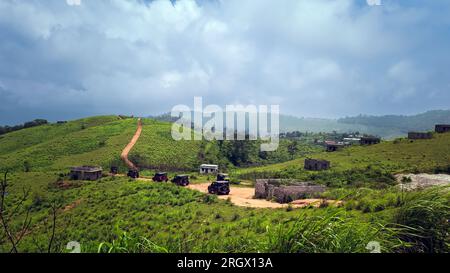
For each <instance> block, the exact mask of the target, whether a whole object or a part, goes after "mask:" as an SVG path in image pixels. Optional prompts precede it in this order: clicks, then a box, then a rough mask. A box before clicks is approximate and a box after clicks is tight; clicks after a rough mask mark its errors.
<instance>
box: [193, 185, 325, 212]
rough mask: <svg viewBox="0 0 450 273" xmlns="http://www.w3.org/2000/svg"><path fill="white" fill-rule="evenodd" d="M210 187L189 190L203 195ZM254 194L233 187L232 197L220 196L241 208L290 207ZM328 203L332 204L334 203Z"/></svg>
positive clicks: (298, 204) (305, 202) (303, 202)
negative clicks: (256, 197)
mask: <svg viewBox="0 0 450 273" xmlns="http://www.w3.org/2000/svg"><path fill="white" fill-rule="evenodd" d="M209 185H210V184H209V183H202V184H191V185H189V186H188V188H189V189H192V190H197V191H200V192H203V193H208V186H209ZM254 194H255V189H254V188H243V187H231V192H230V195H220V196H219V198H220V199H224V200H226V199H228V198H230V201H231V203H233V204H234V205H236V206H241V207H250V208H273V209H277V208H286V207H288V206H289V205H288V204H279V203H276V202H271V201H267V200H264V199H253V195H254ZM322 201H323V200H322V199H303V200H297V201H294V202H292V203H291V204H290V205H291V206H292V207H293V208H303V207H306V206H309V205H312V206H314V207H319V206H320V204H321V203H322ZM327 202H331V203H332V202H333V201H327Z"/></svg>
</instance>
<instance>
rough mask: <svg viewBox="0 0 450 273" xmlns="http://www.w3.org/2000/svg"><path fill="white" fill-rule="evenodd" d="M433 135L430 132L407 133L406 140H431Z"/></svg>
mask: <svg viewBox="0 0 450 273" xmlns="http://www.w3.org/2000/svg"><path fill="white" fill-rule="evenodd" d="M432 138H433V133H431V132H409V133H408V139H432Z"/></svg>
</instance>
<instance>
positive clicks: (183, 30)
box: [0, 0, 450, 116]
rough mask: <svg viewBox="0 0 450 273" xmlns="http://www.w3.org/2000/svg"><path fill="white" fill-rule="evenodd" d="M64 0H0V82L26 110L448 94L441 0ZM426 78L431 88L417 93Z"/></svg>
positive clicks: (299, 109)
mask: <svg viewBox="0 0 450 273" xmlns="http://www.w3.org/2000/svg"><path fill="white" fill-rule="evenodd" d="M68 1H69V0H68ZM70 3H71V4H73V5H77V4H78V3H79V4H80V5H79V6H77V7H76V8H74V7H72V6H69V5H67V4H69V2H66V3H64V1H59V0H50V1H47V0H46V1H44V0H42V1H13V0H5V1H1V2H0V34H1V35H2V41H4V42H2V46H0V81H2V82H4V83H14V84H8V88H9V90H10V91H9V92H13V94H14V96H15V99H16V100H18V101H20V102H21V106H22V108H21V109H20V111H21V112H25V114H29V115H37V114H39V113H44V114H45V113H46V112H45V111H46V109H48V107H49V106H50V107H53V108H54V109H55V111H54V112H56V113H57V112H58V109H64V111H66V110H67V108H68V107H71V106H74V107H73V111H80V112H79V113H78V114H80V115H83V114H86V115H87V114H91V112H92V113H93V112H95V113H98V112H104V113H118V112H127V111H128V112H134V113H136V114H138V113H140V114H147V113H155V112H158V111H167V110H168V109H170V108H171V107H172V106H173V105H175V104H179V103H191V101H192V97H193V96H194V95H203V96H204V97H205V100H206V101H207V102H208V103H215V104H223V105H225V104H228V103H233V102H239V103H244V104H245V103H250V102H251V103H261V104H272V103H275V102H277V103H280V104H281V110H282V111H284V112H288V113H293V114H298V115H305V116H342V115H350V114H357V113H360V112H364V113H377V112H386V111H388V112H402V109H401V108H402V107H403V106H402V103H404V104H405V105H406V104H411V103H412V102H413V101H414V102H417V101H419V100H420V101H421V103H422V104H423V107H424V108H425V107H440V106H442V103H441V101H442V100H439V103H441V104H439V103H436V99H435V98H439V96H440V97H441V98H442V96H444V97H447V98H449V99H450V95H449V94H448V91H447V90H448V89H447V88H446V86H447V84H448V83H447V82H445V80H444V75H442V73H445V72H441V75H439V77H438V76H437V74H433V73H430V71H435V70H439V69H440V68H441V69H442V68H443V67H447V66H448V63H449V62H450V60H449V58H439V59H437V58H430V56H434V55H433V54H439V52H444V49H445V48H448V44H449V39H448V38H446V37H448V24H449V23H450V22H449V21H448V20H446V19H445V18H441V17H442V16H443V15H442V16H438V15H437V14H445V12H443V10H449V8H450V5H449V4H445V3H442V4H441V6H439V5H438V6H436V5H435V4H433V5H430V6H429V7H427V6H426V5H424V4H415V5H409V6H408V5H400V4H398V3H396V2H393V1H383V5H382V6H381V7H370V6H368V5H359V4H358V2H357V1H356V0H339V1H329V0H314V1H307V0H285V1H275V0H248V1H240V0H224V1H210V2H209V1H201V2H199V3H198V2H196V1H188V0H181V1H177V2H176V3H174V4H172V3H171V2H170V1H151V2H149V3H144V1H141V0H139V1H138V0H127V1H124V0H111V1H102V0H98V1H97V0H95V1H82V2H81V1H80V2H79V1H75V0H70ZM417 5H419V6H417ZM419 7H420V8H419ZM438 11H439V13H438ZM436 24H440V26H441V28H436ZM429 25H430V27H428V26H429ZM431 25H433V27H431ZM444 34H447V35H444ZM447 73H448V72H447ZM447 76H448V75H447ZM426 90H433V94H435V95H433V96H429V100H428V101H427V100H424V99H423V96H422V94H423V93H424V92H427V91H426ZM43 95H45V96H47V97H49V98H50V99H48V100H47V101H45V100H43V99H42V96H43ZM393 96H394V97H396V98H397V102H392V101H391V98H392V97H393ZM330 98H332V99H330ZM402 100H410V101H404V102H402ZM38 102H39V103H42V106H40V104H39V103H38ZM86 105H88V106H89V107H78V106H86ZM1 107H2V106H0V112H1V111H2V108H1ZM405 108H406V106H405ZM421 110H423V109H418V111H421Z"/></svg>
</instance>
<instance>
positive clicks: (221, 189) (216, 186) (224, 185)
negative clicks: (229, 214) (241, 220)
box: [208, 181, 230, 195]
mask: <svg viewBox="0 0 450 273" xmlns="http://www.w3.org/2000/svg"><path fill="white" fill-rule="evenodd" d="M208 192H209V193H210V194H217V195H228V194H230V182H229V181H215V182H212V183H211V185H210V186H208Z"/></svg>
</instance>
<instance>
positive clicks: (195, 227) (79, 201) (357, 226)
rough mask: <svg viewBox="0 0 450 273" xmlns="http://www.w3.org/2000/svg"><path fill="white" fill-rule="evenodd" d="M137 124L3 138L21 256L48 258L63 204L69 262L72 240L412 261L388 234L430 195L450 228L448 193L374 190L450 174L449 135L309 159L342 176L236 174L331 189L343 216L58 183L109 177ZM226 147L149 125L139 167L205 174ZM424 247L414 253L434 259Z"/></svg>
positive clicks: (298, 170) (283, 171)
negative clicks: (85, 170) (373, 249)
mask: <svg viewBox="0 0 450 273" xmlns="http://www.w3.org/2000/svg"><path fill="white" fill-rule="evenodd" d="M136 124H137V120H136V119H134V118H126V119H123V118H120V117H117V116H102V117H91V118H86V119H81V120H76V121H70V122H68V123H65V124H48V125H42V126H37V127H33V128H28V129H23V130H20V131H16V132H11V133H8V134H5V135H3V136H1V137H0V164H1V166H0V169H1V170H4V169H9V170H10V171H11V172H10V174H9V175H8V185H9V186H8V189H7V191H8V192H7V193H8V194H7V195H6V202H5V205H6V206H7V207H8V208H10V207H16V206H17V207H18V208H19V209H18V210H17V215H18V216H17V217H16V218H13V219H12V221H11V228H13V229H14V230H15V231H17V230H18V229H19V228H20V227H21V225H22V224H23V223H22V222H23V219H24V217H26V215H28V213H29V215H30V217H31V222H30V225H31V228H30V231H29V233H27V235H26V236H25V237H24V239H23V240H22V241H21V243H20V245H19V250H20V251H22V252H44V251H46V249H47V244H48V238H49V236H50V234H49V231H51V229H52V224H51V223H52V221H51V220H50V219H51V211H52V210H51V208H52V206H53V205H56V206H57V207H58V210H57V219H56V228H55V231H56V237H55V243H54V244H53V246H52V248H51V249H50V250H51V252H61V251H66V250H65V245H66V244H67V242H70V241H77V242H80V243H81V246H82V251H83V252H97V251H100V252H179V253H180V252H297V251H302V252H366V251H367V249H366V245H367V243H368V242H370V241H373V240H376V241H383V242H384V244H383V247H384V249H385V250H386V251H400V252H402V251H405V250H404V249H402V248H401V247H400V246H399V238H402V239H403V238H404V237H401V236H407V235H405V234H401V230H399V229H389V226H388V224H390V223H394V224H395V223H400V224H405V223H404V222H400V220H398V219H397V218H396V217H397V215H398V213H399V212H402V210H403V207H402V206H403V205H404V204H407V205H408V204H411V203H416V202H428V203H425V204H429V201H430V197H429V196H430V195H431V194H434V195H433V196H434V197H433V198H436V200H433V202H434V203H432V205H433V206H435V205H439V206H437V207H436V210H435V211H432V213H433V214H436V215H437V214H438V213H440V214H439V215H438V216H439V217H441V216H440V215H442V217H443V218H445V219H448V218H446V217H447V214H448V213H447V211H448V207H446V206H447V204H448V196H446V195H444V194H442V193H441V192H438V193H434V192H431V193H428V192H426V193H424V194H423V195H420V196H419V197H417V194H416V193H412V194H404V193H403V192H399V191H398V190H397V189H396V187H382V188H377V187H373V188H375V189H373V188H372V189H369V188H364V186H367V185H368V186H370V187H372V186H373V185H374V184H376V185H381V184H387V185H389V183H390V182H392V181H389V179H390V175H391V174H392V173H397V172H404V171H406V172H409V171H431V172H432V171H435V170H437V169H438V168H439V167H441V169H442V170H447V169H446V168H448V166H449V165H450V134H442V135H435V136H434V138H433V139H432V140H418V141H409V140H405V139H402V140H396V141H392V142H382V143H381V144H379V145H375V146H369V147H351V148H348V149H345V150H343V151H340V152H336V153H320V152H316V151H315V150H314V149H312V150H311V151H308V153H307V154H309V156H310V157H320V158H325V159H328V160H330V161H331V162H332V166H333V169H332V170H331V171H325V172H320V173H319V172H306V171H303V168H302V166H303V157H302V158H297V159H295V160H293V161H288V162H284V163H279V164H272V165H268V166H262V167H254V168H234V169H233V170H231V171H233V172H234V174H235V175H239V176H241V177H244V178H249V179H253V178H254V177H257V176H265V175H270V176H271V177H277V176H279V177H286V178H299V179H305V180H306V179H308V180H316V181H318V182H320V183H326V184H329V186H331V188H330V189H329V191H327V192H325V193H324V194H323V197H324V198H332V199H339V200H343V201H344V202H346V203H345V205H344V206H343V207H320V208H306V209H295V210H293V209H292V208H290V207H287V208H286V209H255V208H246V207H237V206H234V205H233V204H231V202H229V201H227V200H219V199H218V198H216V197H215V196H210V195H206V194H203V193H200V192H196V191H192V190H189V189H185V188H180V187H178V186H176V185H173V184H171V183H168V184H165V183H164V184H159V183H151V182H148V181H139V180H137V181H135V180H130V179H128V178H125V177H120V176H119V177H105V178H103V179H101V180H99V181H70V180H68V178H67V177H63V176H60V175H59V174H60V173H61V172H66V171H67V170H68V167H70V166H73V165H85V164H92V165H101V166H103V167H104V168H108V167H109V165H110V164H111V163H117V160H119V155H120V152H121V150H122V149H123V148H124V147H125V146H126V144H127V143H128V141H129V140H130V139H131V137H132V135H133V134H134V132H135V130H136ZM283 145H285V144H283ZM217 147H218V146H217V145H216V143H214V142H213V143H206V145H205V143H204V142H202V141H198V142H197V141H184V142H183V141H180V142H177V141H173V140H172V138H171V137H170V123H167V122H160V121H155V120H150V119H144V120H143V131H142V137H141V139H139V141H138V143H137V145H136V146H135V147H134V148H133V150H132V152H131V157H134V159H136V160H138V163H141V164H148V166H149V167H152V166H153V167H164V168H173V169H177V168H179V169H184V168H190V166H191V165H192V164H197V163H196V161H197V160H198V156H199V153H200V154H204V155H206V154H208V153H213V152H214V153H217V151H218V150H217ZM239 147H240V146H238V148H239ZM300 147H302V146H300ZM282 148H283V149H284V148H286V147H285V146H282ZM304 148H305V149H307V148H308V147H304ZM301 152H302V151H300V152H299V154H302V153H301ZM283 153H284V152H283ZM214 156H217V154H215V155H214ZM297 156H298V155H297ZM280 158H281V157H280ZM25 161H28V164H24V162H25ZM161 163H162V164H165V165H164V166H161ZM26 165H27V166H28V168H29V169H28V170H27V172H25V170H24V169H25V167H26ZM205 179H206V178H205ZM380 180H381V181H380ZM355 181H356V182H358V181H362V182H367V184H358V183H355ZM348 182H351V183H348ZM61 183H62V184H61ZM26 188H29V189H30V195H29V196H28V197H27V199H26V201H25V202H24V203H22V201H21V200H22V199H21V198H22V197H21V196H22V194H23V189H26ZM408 198H410V199H411V200H412V201H408V200H409V199H408ZM414 198H416V199H414ZM408 202H409V203H408ZM21 204H23V206H21ZM406 208H408V207H406ZM413 209H416V208H413ZM426 209H427V213H429V211H428V207H426ZM407 212H408V211H407ZM413 213H415V214H417V213H416V212H415V211H414V212H413ZM446 213H447V214H446ZM439 219H440V218H439ZM435 222H436V221H434V222H433V223H435ZM412 224H414V225H416V223H415V222H414V223H412ZM425 224H426V225H429V222H425ZM413 227H414V226H413ZM438 228H441V226H438ZM444 228H446V226H444ZM427 230H429V229H427ZM433 230H438V229H433ZM325 231H326V232H325ZM438 231H439V230H438ZM324 232H325V233H324ZM408 232H409V231H408ZM350 234H351V236H350ZM408 238H409V237H408ZM412 238H413V239H414V238H417V237H412ZM439 240H440V241H443V240H445V239H442V238H439ZM286 241H290V242H293V244H286ZM422 243H423V242H421V241H420V242H419V243H417V244H413V245H412V247H417V249H418V250H416V249H414V250H416V251H427V250H428V249H427V248H426V247H424V246H423V244H422ZM430 245H433V246H435V245H436V244H430ZM10 248H11V246H10V245H9V243H8V241H7V240H5V236H4V234H3V230H1V229H0V252H8V251H10ZM43 249H44V251H43ZM443 249H444V251H445V248H443ZM407 250H408V249H407ZM408 251H409V250H408ZM433 251H442V250H441V249H439V248H436V249H433Z"/></svg>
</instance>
